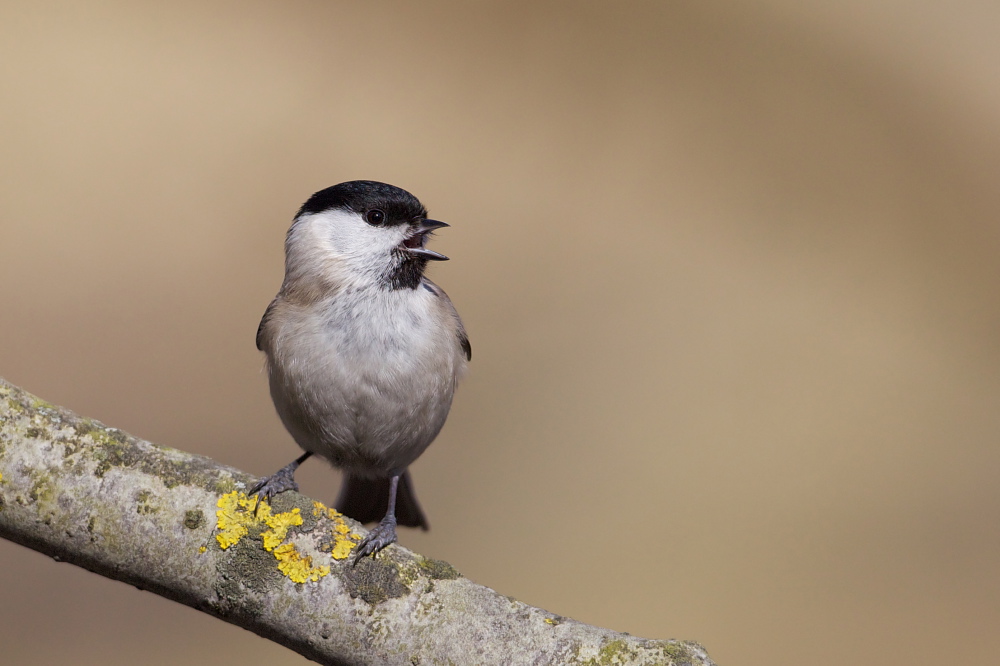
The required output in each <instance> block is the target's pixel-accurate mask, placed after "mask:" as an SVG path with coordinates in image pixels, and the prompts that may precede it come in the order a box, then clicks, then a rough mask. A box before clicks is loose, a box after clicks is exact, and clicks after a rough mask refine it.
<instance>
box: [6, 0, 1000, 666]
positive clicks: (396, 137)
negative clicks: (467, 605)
mask: <svg viewBox="0 0 1000 666" xmlns="http://www.w3.org/2000/svg"><path fill="white" fill-rule="evenodd" d="M997 25H1000V5H997V4H996V3H973V2H965V3H961V2H960V3H944V2H929V1H927V0H923V1H918V2H901V1H898V0H877V1H876V2H874V3H873V2H861V1H859V0H848V1H847V2H841V3H833V4H831V3H826V2H813V1H807V2H803V1H802V0H796V1H794V2H793V1H792V0H767V1H765V2H753V3H752V2H736V3H731V4H729V5H726V6H721V5H711V4H706V3H700V2H689V3H653V2H648V3H583V2H565V3H538V2H530V3H529V2H524V3H492V2H490V3H463V2H455V3H446V2H427V3H406V4H403V3H399V4H382V3H371V2H366V3H333V2H259V1H253V0H244V1H242V2H212V3H202V2H198V3H195V2H172V3H153V2H145V3H135V2H123V1H107V2H90V3H72V2H62V3H37V2H26V1H11V0H7V1H6V2H4V3H3V5H2V8H0V63H2V64H0V85H2V102H0V114H2V115H0V118H2V122H0V137H2V146H3V149H2V153H0V188H2V195H0V225H2V226H0V280H2V284H3V285H4V288H3V290H2V292H0V317H2V319H0V375H2V376H4V377H6V378H7V379H8V380H10V381H13V382H14V383H17V384H20V385H22V386H24V387H25V388H26V389H28V390H30V391H32V392H34V393H36V394H38V395H40V396H43V397H44V398H46V399H47V400H50V401H52V402H56V403H60V404H63V405H66V406H68V407H70V408H72V409H74V410H76V411H78V412H80V413H82V414H85V415H89V416H92V417H95V418H98V419H101V420H102V421H105V422H106V423H108V424H111V425H114V426H118V427H121V428H123V429H125V430H128V431H130V432H132V433H134V434H136V435H139V436H142V437H144V438H147V439H150V440H152V441H155V442H158V443H161V444H167V445H171V446H175V447H178V448H182V449H186V450H189V451H195V452H198V453H202V454H206V455H209V456H212V457H214V458H216V459H218V460H220V461H221V462H224V463H227V464H230V465H234V466H237V467H241V468H243V469H246V470H248V471H251V472H254V473H257V474H265V473H270V472H273V471H274V470H276V469H277V468H278V467H279V466H281V465H283V464H285V463H287V462H289V461H290V460H291V459H292V458H293V457H294V456H295V455H296V454H297V451H298V449H297V448H296V447H295V445H294V444H293V443H292V441H291V439H290V438H289V437H288V436H287V435H286V433H285V432H284V431H283V429H282V428H281V425H280V424H279V422H278V419H277V417H276V416H275V415H274V413H273V410H272V407H271V404H270V401H269V398H268V395H267V389H266V386H265V380H264V378H263V377H262V376H261V374H260V368H261V358H260V355H259V353H258V352H257V350H256V349H255V348H254V342H253V340H254V333H255V331H256V327H257V322H258V320H259V317H260V315H261V313H262V312H263V311H264V308H265V306H266V305H267V304H268V302H269V300H270V298H271V297H272V296H273V294H274V292H275V291H276V290H277V287H278V285H279V283H280V280H281V275H282V240H283V236H284V233H285V229H286V228H287V226H288V223H289V222H290V220H291V216H292V214H293V213H294V211H295V210H296V208H297V207H298V206H299V204H301V202H302V201H304V200H305V198H306V197H308V196H309V195H310V194H311V193H312V192H314V191H315V190H318V189H321V188H323V187H326V186H328V185H332V184H334V183H337V182H340V181H343V180H350V179H355V178H371V179H377V180H384V181H387V182H391V183H393V184H396V185H399V186H401V187H404V188H406V189H409V190H410V191H412V192H414V193H415V194H416V195H417V196H418V197H420V198H421V199H422V201H423V202H424V203H425V204H426V205H427V206H428V208H429V209H430V211H431V214H432V215H433V216H434V217H436V218H438V219H442V220H446V221H448V222H450V223H451V224H452V225H453V228H452V229H448V230H446V231H445V232H443V233H441V234H439V235H438V238H437V240H435V241H434V248H435V249H437V250H440V251H442V252H444V253H446V254H448V255H449V256H451V257H452V259H453V260H452V261H451V262H449V263H447V264H443V265H435V266H434V267H433V274H432V276H433V278H434V279H435V280H436V281H438V282H439V283H440V284H441V285H442V286H443V287H444V288H445V289H446V290H447V291H448V292H449V294H450V295H451V296H452V298H453V300H454V301H455V303H456V304H457V306H458V309H459V311H460V312H461V313H462V315H463V317H464V319H465V321H466V324H467V326H468V328H469V331H470V334H471V337H472V342H473V346H474V348H475V357H474V362H473V372H472V374H471V376H470V377H469V379H468V380H467V381H466V382H465V384H464V386H463V387H462V388H461V390H460V391H459V396H458V398H457V401H456V404H455V406H454V408H453V410H452V416H451V419H450V421H449V424H448V425H447V427H446V428H445V431H444V433H443V434H442V435H441V437H440V438H439V439H438V441H437V442H436V443H435V444H434V446H432V447H431V448H430V449H429V450H428V452H427V453H426V454H425V455H424V456H423V457H422V458H421V459H420V460H419V462H418V463H417V464H416V465H415V467H414V469H413V473H414V477H415V480H416V487H417V490H418V493H419V496H420V498H421V499H422V501H423V504H424V507H425V509H426V510H427V512H428V514H429V516H430V519H431V523H432V525H433V529H432V531H431V532H430V533H428V534H420V533H415V532H413V531H410V530H406V531H404V532H403V533H402V536H401V540H402V543H403V544H404V545H406V546H408V547H410V548H413V549H415V550H417V551H419V552H422V553H424V554H427V555H429V556H433V557H437V558H442V559H445V560H448V561H450V562H452V563H453V564H454V565H455V566H456V567H457V568H458V569H459V570H460V571H462V572H463V573H464V574H465V575H467V576H469V577H470V578H472V579H473V580H476V581H477V582H481V583H484V584H486V585H489V586H492V587H495V588H496V589H498V590H500V591H502V592H504V593H506V594H510V595H514V596H516V597H518V598H520V599H523V600H524V601H527V602H529V603H532V604H535V605H539V606H542V607H544V608H546V609H549V610H552V611H554V612H557V613H560V614H563V615H568V616H571V617H574V618H577V619H579V620H583V621H586V622H590V623H595V624H599V625H604V626H608V627H612V628H614V629H618V630H623V631H628V632H630V633H633V634H637V635H642V636H650V637H657V638H668V637H678V638H686V639H696V640H699V641H702V642H703V643H704V644H705V645H706V646H707V648H708V650H709V652H710V654H711V655H712V656H713V657H714V658H715V659H716V660H717V661H718V662H719V663H720V664H724V665H731V666H736V665H737V664H739V665H741V666H763V665H774V664H804V663H808V664H813V665H816V666H823V665H827V664H844V663H909V664H917V663H937V662H939V661H941V660H942V659H945V660H953V659H955V658H960V659H961V660H962V661H963V662H968V663H990V662H991V661H992V660H993V659H995V658H996V654H997V652H998V650H1000V632H997V630H996V629H997V627H998V626H1000V527H998V526H1000V484H998V482H997V479H998V472H1000V446H998V444H1000V441H998V436H1000V335H998V333H1000V300H998V297H997V291H998V290H997V285H998V278H1000V187H998V184H997V182H998V175H1000V120H998V119H1000V83H998V78H997V68H998V66H1000V40H997V39H996V26H997ZM300 480H301V482H302V485H303V490H304V491H305V492H307V493H309V494H311V495H313V496H315V497H317V498H320V499H323V500H326V501H332V500H333V499H334V498H335V495H336V488H337V483H338V479H337V477H336V475H335V474H334V473H333V472H331V471H330V470H329V469H327V468H325V467H324V465H322V464H320V463H318V462H310V463H309V464H307V465H306V466H305V467H304V468H303V470H302V472H301V474H300ZM0 562H2V563H3V567H0V590H2V594H0V598H2V600H3V603H2V604H0V645H2V646H3V657H2V661H3V663H5V664H51V663H63V662H73V663H76V664H133V663H142V664H177V663H185V664H218V663H220V660H225V662H226V663H233V664H236V663H243V664H246V663H254V664H268V665H269V666H278V665H279V664H299V663H303V662H304V660H303V659H302V658H300V657H299V656H297V655H295V654H293V653H291V652H289V651H287V650H285V649H283V648H281V647H278V646H275V645H273V644H271V643H268V642H266V641H264V640H262V639H259V638H257V637H256V636H254V635H252V634H250V633H247V632H245V631H242V630H240V629H235V628H233V627H230V626H228V625H226V624H224V623H222V622H219V621H217V620H214V619H212V618H210V617H208V616H206V615H203V614H200V613H197V612H195V611H193V610H191V609H188V608H185V607H182V606H179V605H176V604H173V603H171V602H168V601H164V600H162V599H160V598H158V597H155V596H154V595H152V594H149V593H143V592H139V591H137V590H135V589H132V588H130V587H127V586H125V585H122V584H120V583H114V582H110V581H107V580H104V579H101V578H98V577H97V576H93V575H91V574H89V573H86V572H84V571H82V570H79V569H76V568H74V567H71V566H67V565H59V564H55V563H54V562H52V561H51V560H48V559H47V558H45V557H43V556H41V555H38V554H35V553H33V552H31V551H28V550H26V549H23V548H20V547H17V546H14V545H11V544H9V543H6V542H4V543H0Z"/></svg>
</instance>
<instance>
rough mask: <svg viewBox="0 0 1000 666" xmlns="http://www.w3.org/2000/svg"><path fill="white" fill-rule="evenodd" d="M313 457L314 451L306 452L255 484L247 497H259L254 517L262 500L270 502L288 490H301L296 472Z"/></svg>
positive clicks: (255, 505)
mask: <svg viewBox="0 0 1000 666" xmlns="http://www.w3.org/2000/svg"><path fill="white" fill-rule="evenodd" d="M311 455H312V451H306V452H305V453H303V454H302V455H301V456H299V457H298V458H296V459H295V460H294V461H292V462H291V463H289V464H287V465H285V466H284V467H282V468H281V469H279V470H278V471H277V472H275V473H274V474H272V475H271V476H265V477H262V478H261V479H260V481H258V482H257V483H255V484H254V486H253V488H251V489H250V492H248V493H247V495H253V494H255V493H256V495H257V503H256V504H254V506H253V515H255V516H256V515H257V509H258V508H259V507H260V500H261V499H262V498H263V499H264V500H267V501H268V502H270V501H271V498H272V497H274V496H275V495H277V494H278V493H283V492H285V491H286V490H298V489H299V484H297V483H295V470H296V469H298V468H299V465H301V464H302V463H303V462H305V461H306V459H308V458H309V456H311Z"/></svg>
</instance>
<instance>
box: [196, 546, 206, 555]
mask: <svg viewBox="0 0 1000 666" xmlns="http://www.w3.org/2000/svg"><path fill="white" fill-rule="evenodd" d="M206 550H208V548H207V547H205V546H202V547H201V548H199V549H198V554H199V555H200V554H201V553H204V552H205V551H206Z"/></svg>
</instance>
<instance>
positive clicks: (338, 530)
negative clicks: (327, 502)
mask: <svg viewBox="0 0 1000 666" xmlns="http://www.w3.org/2000/svg"><path fill="white" fill-rule="evenodd" d="M323 514H326V517H327V518H329V519H330V520H332V521H333V549H332V550H331V551H330V557H332V558H333V559H335V560H344V559H347V556H348V555H350V554H351V551H352V550H353V549H354V546H355V545H356V544H355V543H354V542H355V541H358V540H360V539H361V535H360V534H353V533H352V532H351V528H350V527H348V526H347V523H346V522H344V514H342V513H340V512H339V511H337V510H336V509H332V508H329V507H326V506H323V504H321V503H320V502H313V515H314V516H316V517H317V518H318V517H319V516H322V515H323ZM352 539H353V541H352Z"/></svg>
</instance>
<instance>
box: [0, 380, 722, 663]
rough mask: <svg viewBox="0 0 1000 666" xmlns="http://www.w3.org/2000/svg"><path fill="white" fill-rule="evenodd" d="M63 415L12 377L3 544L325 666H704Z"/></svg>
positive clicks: (701, 658) (687, 649) (315, 509)
mask: <svg viewBox="0 0 1000 666" xmlns="http://www.w3.org/2000/svg"><path fill="white" fill-rule="evenodd" d="M254 480H255V479H254V478H253V477H251V476H250V475H249V474H246V473H245V472H241V471H239V470H235V469H232V468H229V467H224V466H222V465H219V464H217V463H215V462H213V461H212V460H210V459H208V458H204V457H201V456H195V455H191V454H189V453H184V452H182V451H177V450H175V449H169V448H165V447H160V446H155V445H153V444H150V443H149V442H146V441H143V440H140V439H136V438H134V437H131V436H130V435H127V434H125V433H123V432H122V431H120V430H117V429H115V428H108V427H106V426H104V425H103V424H101V423H98V422H96V421H93V420H90V419H87V418H83V417H80V416H77V415H76V414H73V413H72V412H70V411H68V410H65V409H62V408H60V407H56V406H53V405H50V404H48V403H46V402H44V401H42V400H39V399H38V398H36V397H34V396H32V395H31V394H29V393H27V392H25V391H23V390H21V389H19V388H18V387H16V386H13V385H11V384H9V383H7V382H5V381H4V380H3V379H0V536H2V537H4V538H6V539H10V540H11V541H15V542H17V543H20V544H22V545H25V546H28V547H29V548H33V549H35V550H37V551H39V552H42V553H45V554H46V555H49V556H51V557H53V558H54V559H56V560H61V561H66V562H71V563H73V564H76V565H78V566H81V567H84V568H86V569H89V570H90V571H93V572H95V573H98V574H101V575H102V576H106V577H108V578H114V579H117V580H120V581H124V582H126V583H129V584H131V585H135V586H136V587H139V588H141V589H144V590H149V591H151V592H155V593H156V594H159V595H162V596H164V597H167V598H168V599H173V600H174V601H179V602H181V603H183V604H186V605H188V606H191V607H192V608H197V609H198V610H201V611H203V612H206V613H209V614H211V615H214V616H216V617H219V618H221V619H223V620H225V621H227V622H230V623H232V624H235V625H238V626H240V627H243V628H244V629H249V630H250V631H253V632H254V633H257V634H260V635H261V636H264V637H265V638H269V639H271V640H273V641H275V642H277V643H280V644H282V645H284V646H286V647H288V648H291V649H292V650H295V651H296V652H298V653H300V654H302V655H304V656H306V657H308V658H309V659H313V660H315V661H318V662H320V663H323V664H372V663H378V664H438V663H455V664H471V663H475V664H511V663H531V664H595V665H597V664H678V665H680V664H692V665H694V664H702V665H705V666H711V665H712V661H711V660H710V659H709V657H708V655H707V654H706V652H705V650H704V648H702V647H701V646H700V645H698V644H697V643H692V642H685V641H675V640H647V639H642V638H636V637H633V636H629V635H628V634H621V633H616V632H613V631H610V630H608V629H602V628H599V627H592V626H589V625H585V624H582V623H580V622H576V621H574V620H571V619H568V618H564V617H560V616H558V615H554V614H552V613H549V612H547V611H544V610H541V609H539V608H534V607H532V606H528V605H527V604H524V603H521V602H519V601H516V600H514V599H511V598H510V597H505V596H503V595H501V594H498V593H497V592H495V591H493V590H491V589H489V588H487V587H483V586H481V585H477V584H475V583H473V582H472V581H470V580H468V579H466V578H463V577H462V576H461V575H459V573H458V572H457V571H455V569H454V568H452V566H451V565H449V564H447V563H446V562H441V561H437V560H431V559H428V558H425V557H422V556H420V555H418V554H416V553H412V552H411V551H409V550H407V549H405V548H402V547H398V546H390V547H389V548H387V549H386V550H385V551H383V552H382V553H380V554H379V556H378V558H377V559H372V558H365V559H363V560H361V561H360V562H359V563H358V564H357V566H355V567H352V566H351V565H350V564H349V562H350V558H348V555H349V554H350V551H351V549H352V548H353V546H354V544H355V542H356V541H357V539H358V538H359V537H358V535H357V533H358V532H363V529H364V528H362V527H361V526H360V525H359V524H358V523H356V522H354V521H353V520H350V519H349V518H345V517H343V516H341V515H340V514H338V513H337V512H336V511H333V510H332V509H328V508H327V507H325V506H323V505H322V504H320V503H318V502H314V501H313V500H310V499H308V498H307V497H304V496H303V495H300V494H298V493H292V492H287V493H282V494H281V495H280V496H279V497H277V498H275V500H274V502H273V503H272V505H270V506H268V505H267V504H265V503H261V506H260V510H259V511H258V513H257V515H256V516H255V515H254V511H253V501H252V500H249V499H248V498H247V497H246V495H245V490H246V488H248V487H249V485H250V484H251V483H252V482H253V481H254Z"/></svg>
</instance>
